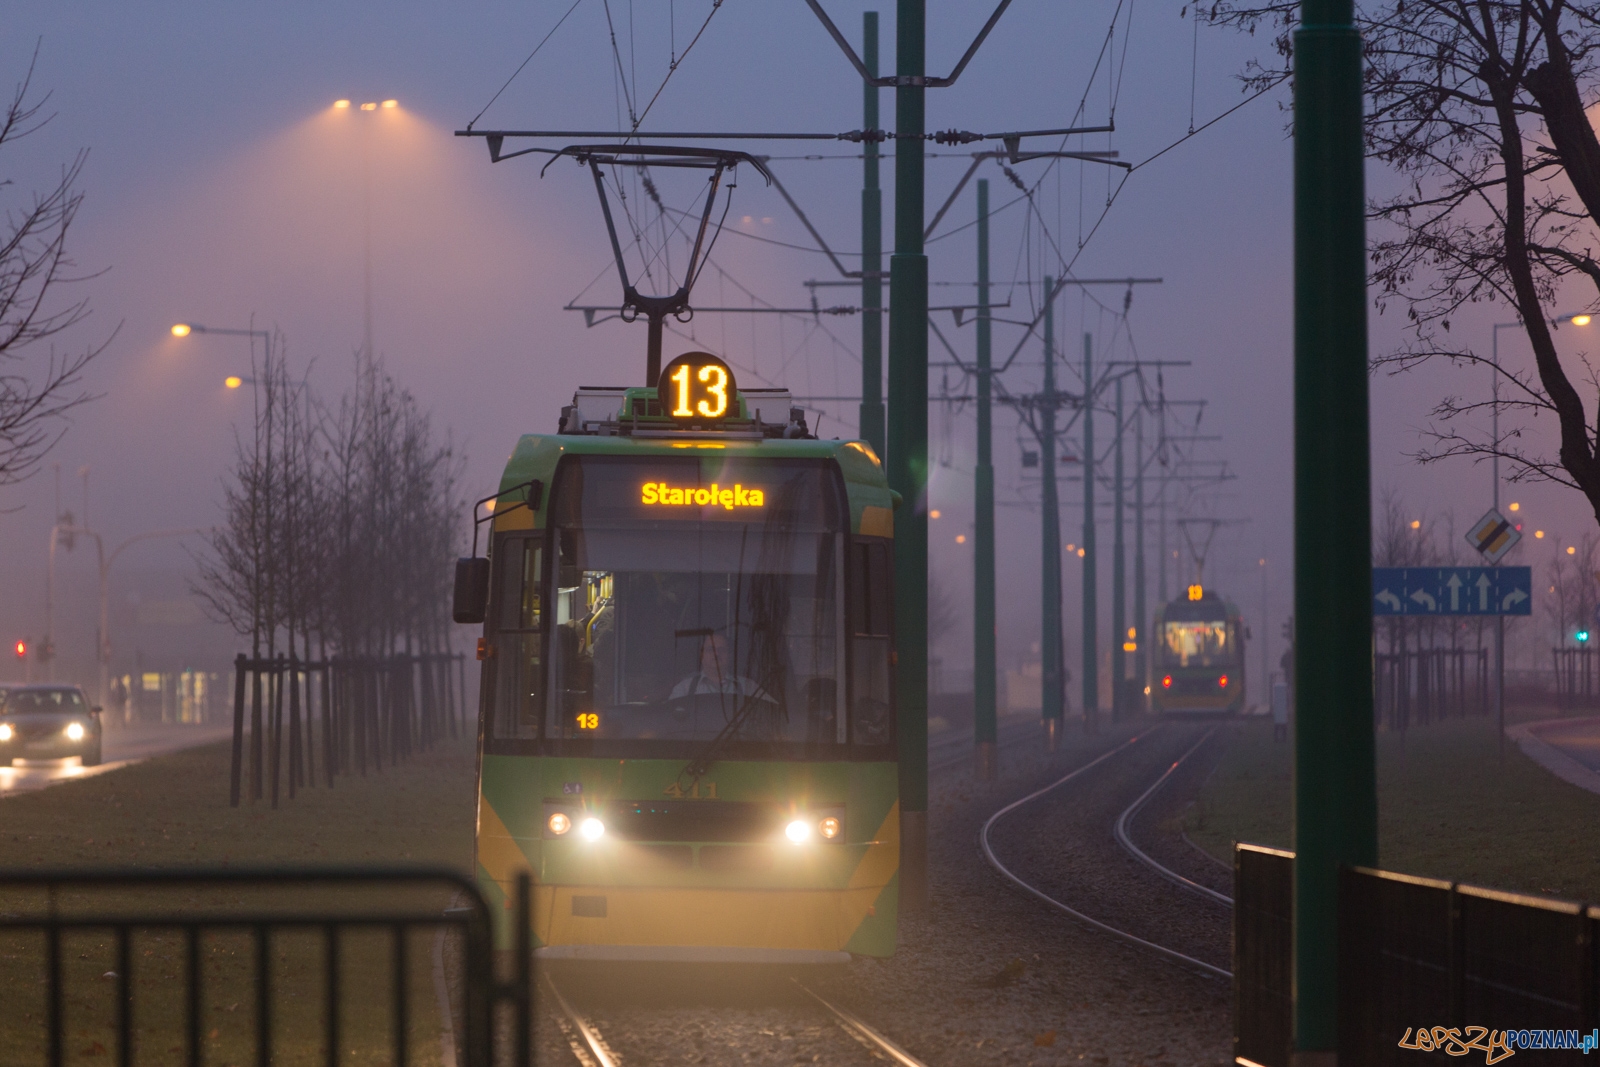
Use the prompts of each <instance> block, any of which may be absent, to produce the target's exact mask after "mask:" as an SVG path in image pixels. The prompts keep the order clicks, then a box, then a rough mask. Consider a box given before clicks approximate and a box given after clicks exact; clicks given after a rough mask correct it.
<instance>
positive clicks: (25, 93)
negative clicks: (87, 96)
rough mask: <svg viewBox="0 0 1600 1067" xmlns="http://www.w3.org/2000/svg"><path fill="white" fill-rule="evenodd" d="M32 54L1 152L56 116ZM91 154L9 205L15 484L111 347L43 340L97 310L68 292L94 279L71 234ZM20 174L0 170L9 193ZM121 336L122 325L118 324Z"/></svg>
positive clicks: (3, 469)
mask: <svg viewBox="0 0 1600 1067" xmlns="http://www.w3.org/2000/svg"><path fill="white" fill-rule="evenodd" d="M37 59H38V51H37V49H35V51H34V61H33V62H30V63H29V64H28V72H27V74H26V75H25V76H24V77H23V79H22V81H21V82H19V83H18V84H17V86H16V89H15V91H14V92H13V93H12V95H11V100H10V103H9V104H7V105H5V107H4V111H3V112H0V150H7V149H10V148H11V147H12V146H13V144H14V142H16V141H19V140H21V139H22V138H24V137H26V136H28V135H29V134H30V133H36V132H37V131H38V130H39V129H40V128H41V127H43V126H44V125H45V124H46V123H48V122H49V121H50V118H51V116H49V115H45V114H43V113H42V109H43V108H44V105H45V104H46V103H47V102H48V99H49V97H48V96H44V97H40V98H38V99H37V100H35V98H34V96H33V92H32V85H33V71H34V62H36V61H37ZM86 157H87V153H84V152H79V153H78V154H77V155H76V156H75V157H73V159H72V161H71V162H70V163H68V164H66V165H65V166H63V167H62V168H61V175H60V177H59V178H58V179H57V180H56V182H55V184H53V185H52V186H51V187H50V188H49V189H47V190H45V191H44V192H42V193H40V192H35V193H33V194H32V195H31V197H29V198H27V199H26V200H25V202H23V203H22V204H21V205H20V206H11V205H10V204H8V205H7V208H8V209H7V211H6V216H5V222H4V226H3V229H0V485H12V484H15V483H16V482H19V481H21V480H22V479H24V478H26V477H28V475H30V474H32V473H33V472H34V471H35V470H37V469H38V466H39V463H40V461H41V460H42V459H43V458H44V456H45V454H46V453H47V452H49V451H50V448H51V446H53V445H54V444H55V443H56V441H57V440H59V439H60V437H61V434H62V433H64V432H65V429H66V424H65V418H66V415H67V413H68V412H70V411H71V410H72V409H73V408H75V407H78V406H79V405H80V404H83V403H86V402H87V401H88V400H90V399H91V398H90V396H89V394H88V393H86V392H84V391H83V389H82V388H81V384H82V375H83V371H84V368H85V367H87V366H88V365H89V362H90V361H91V360H93V359H94V358H95V356H97V355H99V354H100V353H101V352H102V351H104V350H105V346H106V344H109V343H110V339H109V338H108V339H107V340H106V341H105V342H103V343H102V344H100V345H98V346H95V347H91V348H85V349H82V350H78V351H74V352H71V353H66V354H63V353H59V352H57V351H56V350H55V348H54V347H53V346H51V347H49V349H48V354H47V355H45V356H43V357H42V358H41V357H38V356H35V355H34V354H33V352H34V349H35V346H38V345H40V344H41V343H44V342H48V341H49V339H50V338H52V337H55V336H56V335H57V334H60V333H62V332H64V331H66V330H68V329H71V328H72V327H73V326H76V325H77V324H78V323H80V322H82V321H83V320H84V319H86V318H88V316H89V301H88V298H87V297H83V298H80V299H78V300H70V299H68V300H62V299H60V291H61V287H62V286H63V285H67V284H70V283H73V282H81V281H84V280H86V278H85V276H83V275H79V274H77V273H75V270H74V264H73V261H72V258H71V256H70V255H69V254H68V251H67V235H68V233H69V231H71V229H72V224H73V222H74V220H75V219H76V218H77V215H78V208H79V207H80V206H81V205H82V203H83V194H82V193H81V192H79V190H78V180H79V178H80V177H81V176H82V173H83V164H84V161H85V159H86ZM14 184H15V182H14V180H13V179H10V178H4V177H0V192H4V193H5V194H7V195H8V196H9V193H10V191H11V187H12V186H13V185H14ZM113 334H115V331H113Z"/></svg>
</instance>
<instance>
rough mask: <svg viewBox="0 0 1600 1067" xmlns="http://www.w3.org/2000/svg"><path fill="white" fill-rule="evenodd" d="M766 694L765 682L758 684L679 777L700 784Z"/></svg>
mask: <svg viewBox="0 0 1600 1067" xmlns="http://www.w3.org/2000/svg"><path fill="white" fill-rule="evenodd" d="M766 693H767V687H766V684H765V683H764V682H763V683H758V684H757V686H756V691H755V692H753V693H751V694H750V695H749V696H747V697H745V698H744V703H743V704H742V705H740V707H739V710H738V711H736V712H734V713H733V718H731V719H729V720H728V722H727V724H726V725H725V726H723V728H722V729H721V730H719V731H717V736H715V737H713V738H712V739H711V740H710V741H707V742H706V745H705V747H704V748H702V749H701V750H700V751H699V752H696V753H695V754H694V755H693V756H692V757H691V758H690V759H689V762H688V763H686V764H685V765H684V768H683V770H681V771H679V772H678V777H679V778H682V777H683V776H684V775H685V774H687V775H688V776H689V781H690V782H691V783H694V782H698V781H699V780H700V779H701V778H703V777H705V774H706V771H708V770H710V768H711V764H712V763H713V762H714V761H715V759H716V755H717V753H718V752H720V751H721V750H722V746H723V745H725V744H727V742H729V741H731V740H732V739H733V738H735V737H737V736H738V734H739V730H740V728H741V727H743V726H744V724H745V721H746V720H747V719H749V718H750V713H751V712H752V711H754V710H755V709H756V705H757V700H758V698H759V697H761V696H763V695H765V694H766Z"/></svg>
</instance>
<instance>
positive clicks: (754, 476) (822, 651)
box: [497, 455, 845, 745]
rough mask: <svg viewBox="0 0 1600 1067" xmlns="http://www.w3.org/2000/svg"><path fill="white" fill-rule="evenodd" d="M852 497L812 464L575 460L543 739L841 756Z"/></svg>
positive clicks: (563, 509)
mask: <svg viewBox="0 0 1600 1067" xmlns="http://www.w3.org/2000/svg"><path fill="white" fill-rule="evenodd" d="M840 497H841V494H840V492H839V489H838V486H837V481H836V476H835V475H834V474H833V472H832V469H831V468H830V466H828V465H825V464H823V463H818V462H816V461H811V460H805V461H773V460H768V461H764V462H760V463H757V462H752V461H750V460H743V461H742V462H741V461H738V460H727V459H723V458H721V457H715V458H702V457H700V456H694V455H690V456H684V457H678V456H672V457H660V458H656V457H652V458H636V457H607V456H584V457H571V458H568V459H567V460H565V461H564V462H563V464H562V466H561V468H560V471H559V472H558V475H557V479H556V485H555V487H554V490H553V496H552V499H551V507H552V508H553V513H552V525H553V526H554V527H555V535H554V538H553V549H554V554H555V558H554V559H553V560H551V561H550V562H551V565H552V567H551V574H550V575H549V577H550V579H551V586H550V588H551V590H552V593H553V597H554V602H553V603H552V604H551V605H550V612H549V615H550V617H549V619H548V625H549V626H550V627H551V630H552V632H551V634H550V635H549V636H550V641H549V646H548V647H549V655H550V658H551V660H552V662H551V665H550V666H551V669H550V671H549V680H550V698H549V699H548V700H547V701H545V702H544V704H545V710H544V731H543V735H544V736H545V737H546V738H563V739H583V738H592V739H595V740H601V741H605V740H619V741H645V742H650V741H655V742H687V743H690V744H692V745H700V744H703V743H705V742H709V741H712V740H714V739H718V738H721V739H722V740H724V741H737V742H768V743H789V744H794V743H799V744H806V745H818V744H838V743H842V742H843V741H844V740H845V734H844V723H843V717H842V716H841V715H839V714H838V709H839V708H841V707H843V704H844V702H843V701H842V699H841V689H840V686H841V680H842V679H843V677H844V669H843V643H842V641H841V634H842V630H843V622H844V619H843V604H842V600H841V597H840V586H841V581H840V574H841V569H842V565H843V562H844V552H843V549H844V545H843V540H844V538H843V530H844V512H843V504H842V500H841V499H840ZM536 555H537V553H530V554H528V555H526V559H527V560H528V561H529V563H530V564H532V561H533V559H534V557H535V556H536ZM532 565H534V566H536V564H532ZM509 695H510V694H508V696H509ZM529 725H530V726H531V725H532V724H531V723H530V724H529ZM497 732H499V731H497ZM502 736H505V735H504V734H502ZM523 736H530V735H529V734H523Z"/></svg>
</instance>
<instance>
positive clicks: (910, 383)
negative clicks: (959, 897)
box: [887, 0, 928, 913]
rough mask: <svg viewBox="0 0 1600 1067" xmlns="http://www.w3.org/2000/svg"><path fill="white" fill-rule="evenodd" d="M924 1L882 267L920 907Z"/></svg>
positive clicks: (911, 827)
mask: <svg viewBox="0 0 1600 1067" xmlns="http://www.w3.org/2000/svg"><path fill="white" fill-rule="evenodd" d="M926 68H927V4H926V0H897V3H896V7H895V82H896V85H895V91H894V97H895V144H894V170H895V176H894V254H893V256H892V257H891V258H890V261H889V420H888V431H889V432H888V439H887V445H888V448H887V451H888V462H887V467H888V475H889V486H890V488H892V489H894V491H895V492H897V493H899V494H900V496H901V499H902V500H903V503H902V504H901V506H900V508H899V510H898V511H897V512H896V513H895V551H894V557H895V657H896V663H897V670H896V672H895V681H896V686H897V688H896V693H895V699H896V702H897V704H898V715H897V721H898V725H899V750H900V893H901V903H902V904H903V905H904V906H905V908H906V909H907V910H908V911H910V912H913V913H917V912H921V911H924V910H925V909H926V907H927V900H928V494H927V485H928V257H927V256H926V255H925V254H924V252H923V236H922V227H923V207H924V205H923V182H924V174H923V169H924V161H923V152H924V148H923V132H924V129H925V127H926V108H925V103H926V101H925V97H926V95H927V89H926V87H925V83H926V77H927V70H926Z"/></svg>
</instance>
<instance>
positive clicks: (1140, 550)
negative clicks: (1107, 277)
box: [1133, 404, 1151, 714]
mask: <svg viewBox="0 0 1600 1067" xmlns="http://www.w3.org/2000/svg"><path fill="white" fill-rule="evenodd" d="M1144 594H1145V589H1144V406H1143V404H1139V405H1137V406H1135V408H1134V410H1133V640H1134V643H1135V646H1136V647H1137V651H1136V652H1134V654H1133V679H1134V693H1135V694H1136V699H1135V700H1134V707H1135V708H1136V709H1137V710H1138V711H1139V712H1140V713H1141V714H1143V713H1144V711H1145V710H1146V709H1147V708H1148V707H1149V706H1150V700H1149V697H1148V696H1147V695H1146V693H1145V689H1146V687H1148V686H1149V685H1150V670H1149V663H1150V635H1149V634H1148V633H1147V632H1146V630H1147V628H1146V626H1145V623H1147V622H1150V621H1151V619H1150V617H1149V615H1147V614H1146V612H1147V611H1148V610H1149V606H1148V605H1147V604H1146V603H1145V595H1144Z"/></svg>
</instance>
